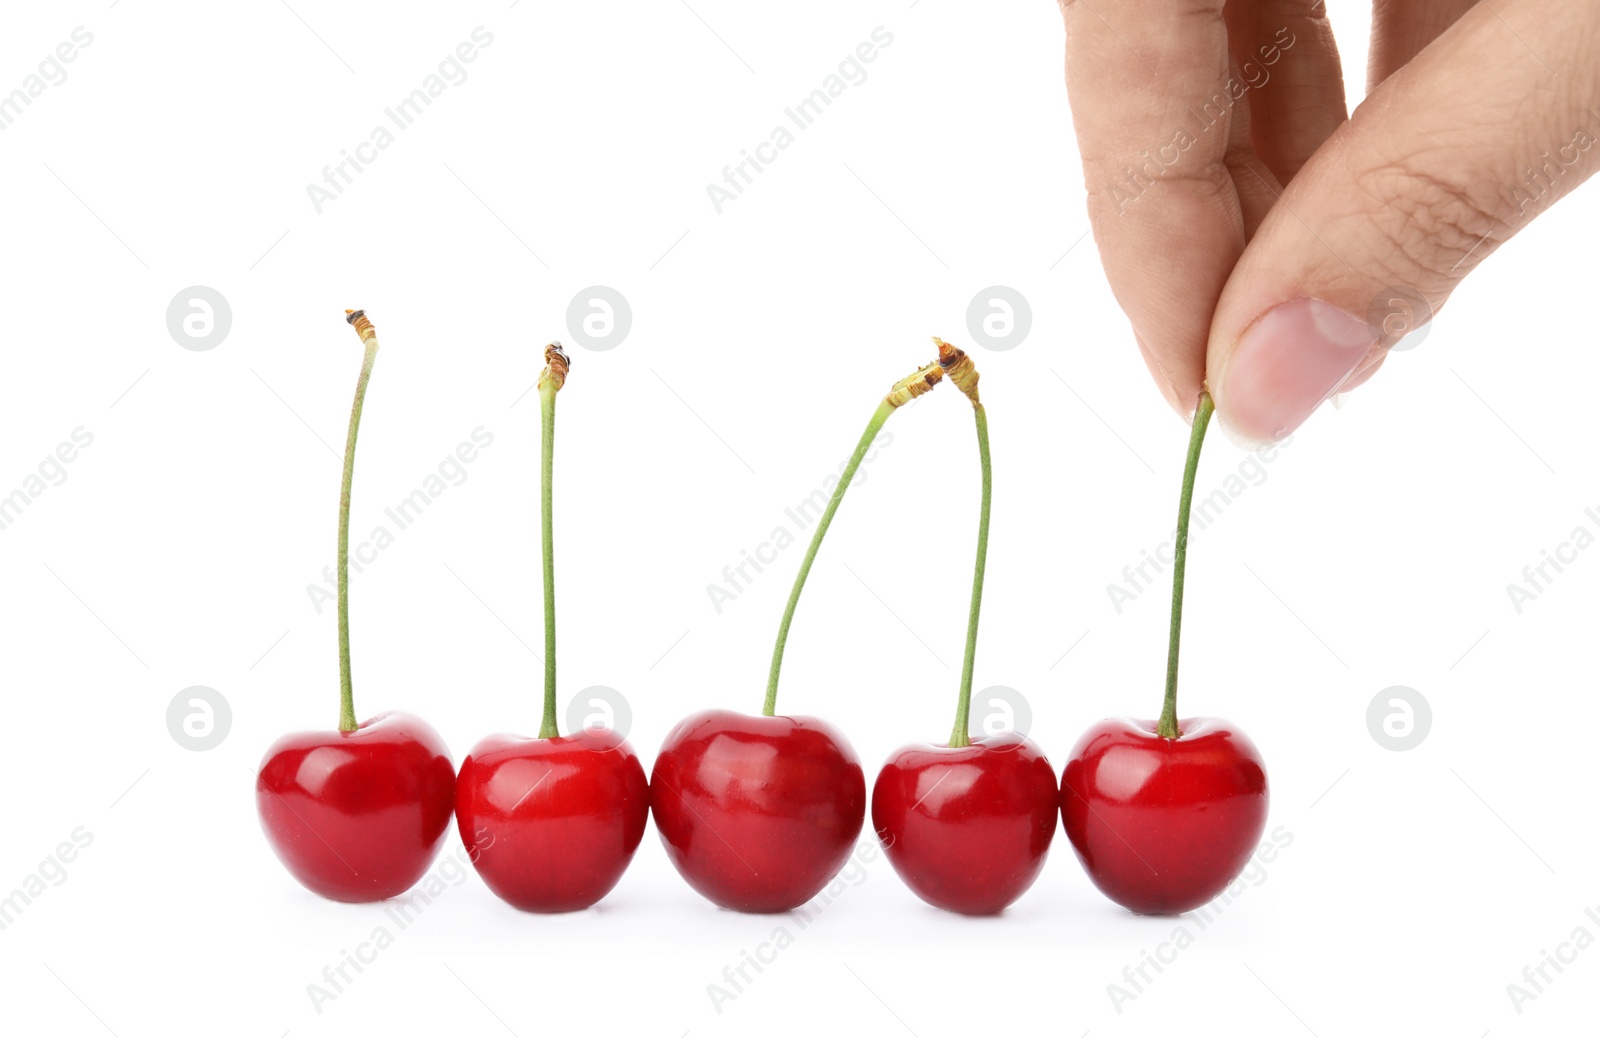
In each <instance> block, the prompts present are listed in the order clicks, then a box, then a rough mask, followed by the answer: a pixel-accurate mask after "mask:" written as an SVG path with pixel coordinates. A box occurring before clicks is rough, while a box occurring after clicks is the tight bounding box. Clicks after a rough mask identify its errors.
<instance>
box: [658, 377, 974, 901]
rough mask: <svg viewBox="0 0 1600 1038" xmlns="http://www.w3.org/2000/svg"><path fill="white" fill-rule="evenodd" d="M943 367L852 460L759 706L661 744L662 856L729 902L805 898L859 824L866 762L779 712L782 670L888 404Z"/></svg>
mask: <svg viewBox="0 0 1600 1038" xmlns="http://www.w3.org/2000/svg"><path fill="white" fill-rule="evenodd" d="M942 377H943V372H942V371H941V370H940V368H939V365H938V364H937V363H934V364H928V365H926V366H924V367H922V368H919V369H918V370H917V371H916V372H914V373H913V374H912V375H910V376H909V377H907V378H904V379H901V380H900V381H899V382H897V383H895V385H894V386H893V388H891V389H890V390H889V393H888V394H887V395H886V396H885V397H884V398H883V401H882V402H881V403H880V404H879V405H878V408H877V410H876V411H874V412H873V414H872V418H871V420H870V421H868V422H867V428H866V431H865V432H863V433H862V434H861V439H860V441H858V442H857V443H856V447H855V450H854V452H852V453H851V455H850V460H849V461H847V462H846V463H845V467H844V471H843V472H841V473H840V475H839V482H838V485H836V486H835V487H834V489H833V496H832V497H831V498H830V499H829V500H828V504H827V507H825V508H824V509H823V511H822V515H821V516H820V517H819V518H818V519H817V527H816V530H815V532H814V533H813V534H812V536H811V543H810V545H808V546H807V548H806V553H805V557H804V558H803V559H801V561H800V572H799V573H798V574H796V575H795V578H794V586H793V587H792V588H790V590H789V601H788V603H787V604H786V605H785V606H784V611H783V619H782V620H780V621H779V623H778V638H777V641H776V643H775V644H774V645H773V648H772V665H771V666H770V667H769V668H768V671H767V698H766V703H765V704H764V706H763V708H762V713H761V716H759V717H751V716H749V715H747V714H738V713H733V712H732V711H728V710H710V711H706V712H705V713H700V714H696V715H694V716H693V717H690V718H688V719H686V720H684V721H681V722H679V724H678V726H677V727H676V728H674V729H673V730H672V731H671V732H670V733H668V735H667V740H666V742H665V743H664V744H663V745H662V747H661V752H660V753H659V754H658V755H657V756H656V763H655V769H654V771H653V772H652V773H651V777H650V810H651V812H652V813H653V814H654V815H655V819H656V828H657V829H658V830H659V831H660V833H661V842H662V843H663V844H664V845H665V846H666V849H667V857H668V859H669V860H670V861H671V862H672V864H673V865H674V866H675V867H676V868H677V870H678V872H679V873H680V874H682V876H683V878H684V879H686V880H687V881H688V882H689V885H690V886H691V887H693V888H694V889H695V890H697V891H699V892H700V893H701V894H703V895H704V896H705V897H706V898H708V899H709V900H711V901H712V902H714V903H716V904H718V905H721V906H722V907H724V908H732V909H735V910H737V911H741V912H786V911H788V910H790V909H792V908H798V907H799V906H800V905H803V904H805V903H806V902H807V901H809V900H811V898H813V897H815V896H816V894H817V892H818V891H820V890H821V889H822V888H823V887H825V886H827V884H828V881H829V880H831V879H832V878H833V877H834V875H835V874H836V873H837V872H838V871H839V870H840V869H841V868H843V867H844V863H845V861H846V860H847V859H848V858H849V856H850V849H851V847H852V846H853V845H854V843H855V840H856V837H857V836H859V835H860V833H861V823H862V821H863V819H864V816H865V814H866V806H867V783H866V778H865V776H864V775H863V774H862V772H861V762H860V761H859V760H857V758H856V754H855V751H854V750H853V749H851V748H850V744H849V743H848V742H847V741H845V738H844V736H843V735H841V734H840V733H839V732H838V731H837V730H836V729H834V727H833V726H832V725H830V724H828V723H826V722H824V721H819V720H817V719H816V718H813V717H780V716H776V710H777V701H778V675H779V672H780V671H781V670H782V667H783V650H784V646H785V644H786V643H787V641H788V638H789V626H790V624H791V623H792V622H793V620H794V613H795V607H796V605H798V604H799V601H800V592H801V590H802V589H803V588H804V587H805V583H806V575H807V574H808V573H810V572H811V564H812V563H813V562H814V561H816V557H817V549H818V548H820V547H821V545H822V538H823V536H824V535H825V534H826V533H827V532H828V527H829V525H830V524H832V522H833V516H834V513H836V512H837V511H838V510H839V502H841V501H842V500H844V494H845V491H846V490H848V489H849V487H850V481H851V480H852V479H853V478H854V477H855V474H856V470H857V469H858V468H860V467H861V460H862V458H864V457H866V454H867V450H868V448H870V447H871V446H872V442H873V440H874V439H875V438H876V437H877V435H878V431H879V430H880V429H882V428H883V423H884V422H886V421H888V420H889V416H890V415H892V414H893V413H894V412H895V410H896V409H897V408H899V407H901V406H902V405H904V404H906V403H908V402H909V401H911V400H912V399H914V398H916V397H919V396H921V395H922V394H923V393H926V392H927V391H928V390H929V389H931V388H933V386H935V385H936V384H937V383H938V382H939V380H940V379H941V378H942Z"/></svg>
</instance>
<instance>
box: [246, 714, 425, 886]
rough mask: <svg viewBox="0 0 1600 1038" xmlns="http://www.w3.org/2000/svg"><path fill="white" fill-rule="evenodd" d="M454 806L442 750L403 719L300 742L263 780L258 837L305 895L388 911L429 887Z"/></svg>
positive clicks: (266, 766)
mask: <svg viewBox="0 0 1600 1038" xmlns="http://www.w3.org/2000/svg"><path fill="white" fill-rule="evenodd" d="M454 802H455V770H454V769H453V768H452V767H451V766H450V752H449V751H448V750H447V749H445V745H444V740H443V739H441V738H439V733H438V732H436V731H434V730H433V729H432V728H431V727H429V726H428V724H427V723H426V722H425V721H423V720H421V719H420V718H416V717H413V716H411V715H410V714H404V713H387V714H379V715H378V716H377V717H374V718H372V719H371V720H370V721H367V722H366V723H364V724H362V725H361V726H360V727H358V728H357V729H356V730H355V731H353V732H340V731H332V732H327V731H323V732H295V733H293V734H290V735H285V736H284V737H283V738H281V739H279V740H278V741H277V742H275V743H273V744H272V746H271V748H270V749H268V750H267V755H266V756H265V757H264V758H262V761H261V770H260V773H259V774H258V775H257V776H256V809H257V811H259V812H260V815H261V828H262V829H263V830H265V831H266V834H267V841H268V842H269V843H271V844H272V849H273V850H274V851H276V852H277V855H278V857H279V859H281V860H282V861H283V864H284V865H285V866H286V867H287V868H288V869H289V872H290V873H292V874H293V875H294V878H295V879H297V880H299V881H300V882H301V883H302V884H304V885H305V887H306V888H307V889H309V890H311V891H313V892H314V893H317V894H321V895H322V896H323V897H326V898H332V899H333V900H335V901H382V900H383V899H384V898H389V897H394V896H395V895H396V894H401V893H404V892H405V891H406V890H408V889H410V888H411V886H412V885H413V884H414V883H416V881H417V880H418V879H421V878H422V874H423V873H424V872H426V871H427V870H428V866H429V865H431V864H432V863H433V859H434V857H435V855H437V854H438V853H439V845H440V843H441V841H442V839H443V837H444V831H445V828H446V827H447V826H448V825H449V823H450V810H451V806H452V805H453V804H454Z"/></svg>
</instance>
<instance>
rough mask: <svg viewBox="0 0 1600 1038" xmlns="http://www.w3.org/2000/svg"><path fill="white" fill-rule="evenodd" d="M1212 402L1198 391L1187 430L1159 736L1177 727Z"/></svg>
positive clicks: (1175, 735)
mask: <svg viewBox="0 0 1600 1038" xmlns="http://www.w3.org/2000/svg"><path fill="white" fill-rule="evenodd" d="M1213 410H1215V405H1213V404H1212V402H1211V394H1210V393H1208V392H1206V391H1205V390H1201V391H1200V406H1199V407H1198V408H1196V410H1195V413H1194V425H1193V426H1192V427H1191V428H1190V430H1189V456H1188V458H1187V459H1186V460H1185V461H1184V465H1183V490H1182V492H1181V493H1180V494H1179V496H1178V534H1177V539H1176V544H1175V546H1174V548H1173V552H1172V626H1171V632H1170V634H1169V636H1168V640H1167V697H1166V701H1165V702H1164V703H1163V704H1162V707H1161V720H1160V722H1159V723H1158V724H1157V726H1156V732H1157V734H1159V735H1160V736H1161V737H1162V738H1165V739H1176V738H1178V737H1179V736H1180V735H1182V734H1183V733H1182V732H1180V731H1179V730H1178V640H1179V635H1180V633H1181V632H1182V630H1183V571H1184V566H1185V564H1186V563H1187V562H1188V558H1189V504H1190V502H1191V501H1193V500H1194V476H1195V472H1196V471H1197V470H1198V469H1199V467H1200V446H1201V444H1203V443H1204V442H1205V438H1206V426H1207V425H1208V424H1209V423H1210V421H1211V412H1212V411H1213Z"/></svg>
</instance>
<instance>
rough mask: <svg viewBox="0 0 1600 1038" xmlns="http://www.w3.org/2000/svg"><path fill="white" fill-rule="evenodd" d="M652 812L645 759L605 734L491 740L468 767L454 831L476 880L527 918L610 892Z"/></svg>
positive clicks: (570, 908) (465, 766) (471, 757)
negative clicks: (640, 759)
mask: <svg viewBox="0 0 1600 1038" xmlns="http://www.w3.org/2000/svg"><path fill="white" fill-rule="evenodd" d="M649 811H650V795H649V788H648V787H647V786H646V784H645V778H644V766H643V765H641V764H640V763H639V757H638V755H637V754H635V753H634V752H633V747H631V746H629V745H628V742H627V740H626V739H623V738H621V737H620V736H618V735H616V734H614V733H613V732H610V731H603V730H599V729H590V728H586V729H584V730H582V731H580V732H578V733H577V734H576V735H562V736H555V737H554V738H548V739H529V738H524V737H522V736H518V735H491V736H489V737H487V738H485V739H483V740H482V741H480V742H479V743H478V745H476V746H474V747H473V748H472V752H471V753H470V754H468V756H467V759H466V760H464V761H462V762H461V777H460V778H459V779H458V780H457V783H456V826H457V828H458V829H459V830H460V833H461V842H462V843H463V844H464V845H465V846H466V847H467V849H468V853H469V855H470V856H471V858H472V863H473V864H474V865H475V866H476V867H477V869H478V875H480V876H482V877H483V881H484V882H485V883H487V884H488V885H489V889H490V890H492V891H494V892H495V894H496V895H498V896H499V897H500V899H501V900H503V901H506V902H507V903H509V904H511V905H514V906H515V907H517V908H520V909H522V910H524V911H527V912H572V911H576V910H578V909H581V908H588V907H589V906H590V905H592V904H594V903H595V902H597V901H599V900H600V899H601V898H603V897H605V896H606V894H608V893H610V892H611V888H612V887H614V886H616V885H617V880H619V879H621V878H622V873H623V871H624V870H626V869H627V867H628V863H629V862H631V861H632V860H633V852H634V851H636V850H638V849H639V841H640V839H641V838H643V836H644V823H645V818H646V817H647V816H648V815H649Z"/></svg>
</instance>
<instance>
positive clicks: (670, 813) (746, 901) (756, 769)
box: [650, 710, 867, 912]
mask: <svg viewBox="0 0 1600 1038" xmlns="http://www.w3.org/2000/svg"><path fill="white" fill-rule="evenodd" d="M866 805H867V783H866V778H865V776H864V775H863V774H862V772H861V762H860V761H859V760H858V759H857V758H856V754H855V751H854V750H853V749H851V748H850V744H849V743H848V742H846V741H845V738H844V736H843V735H841V734H840V733H839V732H838V730H837V729H835V728H834V727H833V726H832V725H830V724H828V723H827V722H826V721H820V720H818V719H816V718H814V717H765V716H755V717H752V716H750V715H748V714H739V713H734V712H733V711H730V710H708V711H706V712H705V713H700V714H695V715H694V716H693V717H689V718H687V719H685V720H683V721H681V722H679V724H678V726H677V727H676V728H674V729H672V731H671V732H670V733H668V735H667V740H666V742H665V743H664V744H662V747H661V752H660V754H659V755H657V757H656V763H655V769H654V771H653V772H652V773H651V776H650V808H651V811H652V812H654V814H655V819H656V828H657V829H658V830H659V831H660V832H661V842H662V843H663V844H664V845H665V846H666V848H667V857H668V858H669V859H670V860H671V861H672V864H673V866H674V867H675V868H677V870H678V872H679V873H680V874H681V875H682V876H683V878H684V879H686V880H688V882H689V885H690V886H691V887H693V888H694V889H695V890H697V891H699V892H700V893H701V894H702V895H704V896H705V897H706V898H707V899H709V900H710V901H712V902H714V903H716V904H718V905H721V906H722V907H723V908H731V909H734V910H736V911H740V912H787V911H789V910H790V909H792V908H797V907H799V906H800V905H803V904H805V903H806V902H807V901H809V900H811V898H813V897H815V896H816V894H817V892H818V891H820V890H821V889H822V888H823V887H824V886H826V885H827V884H828V881H829V880H831V879H832V878H833V877H834V876H835V875H836V874H837V873H838V871H839V869H840V868H842V867H843V866H844V863H845V861H846V859H848V858H849V856H850V851H851V850H852V848H853V847H854V845H855V841H856V837H857V836H859V835H860V834H861V823H862V820H863V818H864V816H865V814H866Z"/></svg>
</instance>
